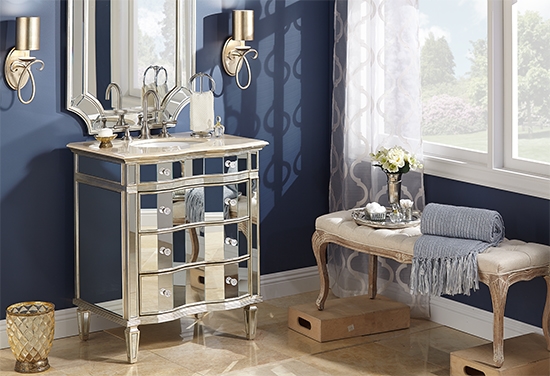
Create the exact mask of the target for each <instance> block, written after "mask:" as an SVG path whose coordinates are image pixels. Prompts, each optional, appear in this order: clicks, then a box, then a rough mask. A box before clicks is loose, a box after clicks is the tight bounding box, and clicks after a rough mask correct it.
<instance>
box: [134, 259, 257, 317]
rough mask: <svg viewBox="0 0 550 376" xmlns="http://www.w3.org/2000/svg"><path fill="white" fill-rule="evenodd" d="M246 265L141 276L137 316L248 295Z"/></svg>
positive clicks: (235, 264) (238, 264) (237, 264)
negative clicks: (138, 312) (139, 313)
mask: <svg viewBox="0 0 550 376" xmlns="http://www.w3.org/2000/svg"><path fill="white" fill-rule="evenodd" d="M247 266H248V262H247V261H242V262H240V263H231V264H227V265H209V266H204V267H200V268H192V269H186V270H180V271H178V272H174V273H169V274H163V275H156V274H152V275H142V276H140V312H141V314H144V315H147V314H157V313H159V312H167V311H171V310H173V309H176V308H178V307H181V306H184V305H189V304H193V303H201V302H221V301H223V300H224V299H231V298H238V297H240V296H244V295H247V294H249V290H248V288H249V283H248V268H247Z"/></svg>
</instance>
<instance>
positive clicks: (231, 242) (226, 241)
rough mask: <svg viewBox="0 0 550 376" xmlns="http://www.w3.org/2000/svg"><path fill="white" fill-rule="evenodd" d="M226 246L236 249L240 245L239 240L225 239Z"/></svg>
mask: <svg viewBox="0 0 550 376" xmlns="http://www.w3.org/2000/svg"><path fill="white" fill-rule="evenodd" d="M225 244H228V245H232V246H233V247H236V246H237V244H239V242H238V241H237V239H232V238H229V237H227V238H225Z"/></svg>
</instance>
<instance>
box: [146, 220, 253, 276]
mask: <svg viewBox="0 0 550 376" xmlns="http://www.w3.org/2000/svg"><path fill="white" fill-rule="evenodd" d="M247 235H248V221H242V222H239V223H231V224H225V225H223V224H222V225H219V226H217V225H216V226H212V225H210V226H200V227H194V228H189V229H185V230H179V231H174V232H169V233H165V234H141V235H140V237H139V239H140V240H139V241H140V250H141V252H140V260H139V263H140V272H154V271H158V270H166V269H170V268H173V267H177V266H180V265H183V264H186V263H192V262H205V261H206V262H216V261H224V260H230V259H235V258H237V257H241V256H247V255H248V254H249V241H248V236H247Z"/></svg>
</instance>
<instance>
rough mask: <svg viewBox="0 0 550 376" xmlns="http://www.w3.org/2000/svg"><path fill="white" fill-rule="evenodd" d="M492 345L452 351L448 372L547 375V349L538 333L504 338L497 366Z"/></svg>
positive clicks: (549, 356)
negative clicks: (449, 370) (498, 365)
mask: <svg viewBox="0 0 550 376" xmlns="http://www.w3.org/2000/svg"><path fill="white" fill-rule="evenodd" d="M492 359H493V344H492V343H488V344H486V345H481V346H476V347H472V348H470V349H465V350H460V351H455V352H452V353H451V375H452V376H458V375H485V376H520V375H550V352H548V351H547V350H546V340H545V339H544V337H543V336H541V335H540V334H535V333H531V334H526V335H523V336H519V337H514V338H509V339H506V340H504V363H503V364H502V367H500V368H496V367H493V366H490V365H488V364H490V363H491V361H492Z"/></svg>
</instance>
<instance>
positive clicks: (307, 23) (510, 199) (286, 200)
mask: <svg viewBox="0 0 550 376" xmlns="http://www.w3.org/2000/svg"><path fill="white" fill-rule="evenodd" d="M1 7H2V8H1V9H0V59H1V60H0V61H2V62H3V61H4V58H5V56H6V53H7V51H8V50H9V49H11V48H12V47H13V45H14V44H15V42H14V41H15V17H16V16H24V15H25V16H26V15H37V16H40V17H41V22H42V26H41V28H42V32H41V49H40V51H37V52H36V53H35V55H36V56H37V57H38V58H40V59H42V60H44V62H45V63H46V66H45V68H44V70H43V71H42V72H38V73H37V74H36V84H37V94H36V98H35V100H34V101H33V102H32V103H31V104H29V105H27V106H25V105H22V104H21V103H19V101H18V100H17V95H16V93H15V92H14V91H12V90H10V89H9V88H8V87H7V85H6V83H5V81H2V82H1V83H0V205H1V206H0V318H4V317H5V316H4V312H5V308H6V307H7V306H8V305H9V304H11V303H14V302H18V301H23V300H34V299H40V300H47V301H52V302H54V303H55V304H56V306H57V308H58V309H63V308H68V307H71V306H72V303H71V301H72V297H73V288H74V283H73V280H74V272H73V263H74V256H73V249H74V247H73V241H74V240H73V239H74V236H73V224H74V220H73V185H72V155H71V153H70V152H69V151H68V149H66V147H65V145H66V144H67V143H69V142H74V141H83V140H86V139H87V138H88V136H86V132H85V127H84V124H83V122H82V121H81V120H80V119H79V118H78V117H76V116H75V115H73V114H72V113H69V112H67V111H66V110H65V97H66V91H65V84H66V77H65V73H64V72H65V59H66V2H65V1H64V0H63V1H61V0H56V1H31V0H29V1H26V2H18V3H15V2H13V3H11V2H10V3H7V2H2V3H1ZM229 7H231V9H254V10H255V13H256V14H255V21H256V28H255V40H254V41H252V42H250V44H251V45H252V46H253V47H255V48H257V49H258V51H259V57H258V60H254V61H251V67H252V71H253V82H252V85H251V87H250V88H249V89H248V90H246V91H241V90H240V89H238V88H237V87H236V85H235V83H234V80H233V79H231V78H229V77H228V76H226V75H225V74H222V68H221V67H220V54H221V49H222V45H223V42H224V41H225V39H226V37H227V36H228V35H229V34H230V32H231V26H230V21H231V16H230V14H231V9H229ZM226 8H227V9H226ZM332 9H333V2H332V1H324V0H319V1H311V0H301V1H298V0H297V1H291V0H288V1H281V0H278V1H269V0H261V1H260V0H258V1H223V0H197V70H198V71H204V72H208V73H210V74H212V76H213V77H214V78H215V80H216V82H217V84H218V85H217V86H218V89H217V92H216V103H215V110H216V114H218V115H221V116H222V118H223V121H224V123H225V125H226V129H227V132H228V133H231V134H237V135H242V136H248V137H256V138H260V139H264V140H266V141H268V142H269V143H270V144H269V146H268V147H266V148H265V149H264V151H262V153H261V158H260V168H261V185H262V186H261V218H262V221H261V226H262V227H261V235H262V238H261V247H262V256H261V270H262V274H267V273H273V272H279V271H284V270H290V269H295V268H300V267H305V266H311V265H314V263H315V262H314V258H313V255H312V252H311V244H310V239H311V234H312V232H313V229H314V220H315V218H316V217H317V216H318V215H320V214H323V213H326V212H327V211H328V177H329V149H330V129H331V125H330V123H331V114H330V100H331V97H330V95H331V94H330V93H331V77H332V72H331V65H330V61H331V54H332ZM0 72H3V70H0ZM0 74H1V73H0ZM24 96H25V97H27V95H26V94H25V95H24ZM188 116H189V114H188V111H183V113H182V115H181V116H180V119H179V122H178V125H177V127H176V131H187V130H188V129H189V121H188ZM426 194H427V200H428V201H429V202H442V203H449V204H457V205H458V204H461V205H470V206H479V207H489V208H492V209H496V210H499V211H501V213H502V214H503V216H504V217H505V222H506V230H507V235H509V236H513V237H517V238H520V239H524V240H530V241H538V242H541V243H545V244H549V239H548V228H549V227H550V226H549V220H548V203H549V202H548V200H539V199H534V198H531V197H527V196H521V195H516V194H512V193H508V192H503V191H497V190H491V189H487V188H483V187H479V186H474V185H467V184H463V183H460V182H456V181H450V180H445V179H439V178H434V177H430V176H426ZM541 208H542V209H541ZM544 210H546V215H544V213H542V214H541V215H540V217H537V218H539V219H538V220H537V221H533V213H538V212H540V211H544ZM518 212H519V213H521V214H518V215H517V216H516V213H518ZM524 218H529V219H530V220H529V221H525V219H524ZM544 234H546V237H545V236H544ZM484 295H488V294H487V292H486V291H485V290H484V287H482V290H480V291H479V292H478V293H475V294H473V295H472V296H471V297H470V298H465V301H466V302H467V303H468V304H472V305H474V306H479V307H481V308H485V309H490V303H489V302H490V300H489V299H488V296H484ZM520 296H521V300H520ZM544 296H545V288H544V284H543V283H542V282H541V278H538V279H537V280H535V281H532V282H522V283H519V284H517V287H516V286H513V287H512V288H511V290H510V298H509V303H508V306H507V315H509V316H511V317H514V318H517V319H519V320H522V321H525V322H528V323H531V324H533V325H537V326H540V317H541V315H542V308H541V307H542V304H543V302H544Z"/></svg>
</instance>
